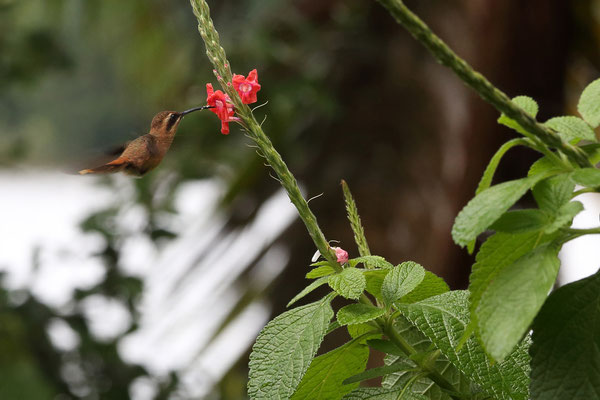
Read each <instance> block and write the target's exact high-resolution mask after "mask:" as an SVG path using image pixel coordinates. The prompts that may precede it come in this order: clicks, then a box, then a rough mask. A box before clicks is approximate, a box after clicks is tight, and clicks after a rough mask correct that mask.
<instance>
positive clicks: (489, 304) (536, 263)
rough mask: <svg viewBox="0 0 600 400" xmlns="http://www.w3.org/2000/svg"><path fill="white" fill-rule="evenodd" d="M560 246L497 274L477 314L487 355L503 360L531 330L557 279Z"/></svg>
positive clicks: (546, 247)
mask: <svg viewBox="0 0 600 400" xmlns="http://www.w3.org/2000/svg"><path fill="white" fill-rule="evenodd" d="M558 250H559V248H558V246H556V245H552V244H545V245H543V246H540V247H538V248H536V249H534V250H533V251H531V252H530V253H527V254H525V255H524V256H523V257H521V258H519V259H518V260H517V261H515V262H514V263H512V264H511V265H509V266H507V267H505V268H503V269H502V270H500V271H499V272H498V274H497V275H496V277H495V279H494V280H493V281H492V282H491V283H490V284H489V286H488V288H487V290H486V291H485V292H484V293H483V295H482V296H481V300H480V302H479V305H478V306H477V309H476V310H475V313H476V315H477V323H478V326H479V335H480V337H481V341H482V342H483V345H484V347H485V349H486V350H487V352H488V353H489V354H490V355H491V356H492V357H493V358H494V359H495V360H498V361H501V360H503V359H504V358H505V357H506V356H507V355H508V354H509V353H510V352H511V351H512V350H513V348H514V347H515V346H516V345H517V344H518V343H519V341H520V340H521V338H522V337H523V335H525V333H526V332H527V330H528V329H529V326H530V325H531V323H532V322H533V319H534V318H535V315H536V314H537V312H538V311H539V310H540V308H541V307H542V304H544V300H546V296H547V295H548V292H550V289H552V286H553V285H554V281H555V279H556V275H557V273H558V268H559V266H560V261H559V260H558Z"/></svg>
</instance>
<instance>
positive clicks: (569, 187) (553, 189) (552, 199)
mask: <svg viewBox="0 0 600 400" xmlns="http://www.w3.org/2000/svg"><path fill="white" fill-rule="evenodd" d="M573 190H575V184H574V183H573V182H572V181H571V179H570V175H569V174H560V175H557V176H553V177H551V178H548V179H544V180H543V181H541V182H539V183H538V184H537V185H535V186H534V187H533V189H532V193H533V197H534V198H535V201H536V203H537V204H538V206H539V207H540V208H541V209H542V210H544V211H546V212H548V213H550V214H555V213H556V210H558V209H559V208H560V207H562V206H563V205H564V204H566V203H568V202H569V201H570V200H571V197H572V195H573Z"/></svg>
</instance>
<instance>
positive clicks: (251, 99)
mask: <svg viewBox="0 0 600 400" xmlns="http://www.w3.org/2000/svg"><path fill="white" fill-rule="evenodd" d="M233 87H234V88H235V90H236V91H237V92H238V93H239V94H240V97H241V98H242V103H244V104H252V103H256V92H258V91H259V90H260V85H259V83H258V72H256V68H255V69H253V70H252V71H250V72H248V78H245V77H244V75H238V74H233Z"/></svg>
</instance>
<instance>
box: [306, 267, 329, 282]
mask: <svg viewBox="0 0 600 400" xmlns="http://www.w3.org/2000/svg"><path fill="white" fill-rule="evenodd" d="M334 272H335V269H333V267H332V266H331V265H322V266H320V267H317V268H314V269H313V270H311V271H310V272H308V273H307V274H306V279H315V278H320V277H322V276H327V275H331V274H333V273H334Z"/></svg>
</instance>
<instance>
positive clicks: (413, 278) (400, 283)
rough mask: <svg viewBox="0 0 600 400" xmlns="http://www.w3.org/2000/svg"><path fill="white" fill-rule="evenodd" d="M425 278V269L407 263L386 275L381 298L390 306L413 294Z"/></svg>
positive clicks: (415, 264)
mask: <svg viewBox="0 0 600 400" xmlns="http://www.w3.org/2000/svg"><path fill="white" fill-rule="evenodd" d="M423 278H425V269H424V268H423V267H422V266H420V265H419V264H417V263H416V262H413V261H406V262H403V263H402V264H400V265H398V266H396V267H395V268H393V269H392V270H391V271H390V272H389V274H387V275H386V277H385V279H384V280H383V285H382V286H381V297H382V298H383V301H384V302H385V304H387V305H388V306H389V305H391V304H392V303H393V302H394V301H396V300H398V299H400V298H401V297H402V296H405V295H407V294H408V293H410V292H412V291H413V290H414V289H415V288H416V287H417V286H418V285H419V284H420V283H421V282H423Z"/></svg>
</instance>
